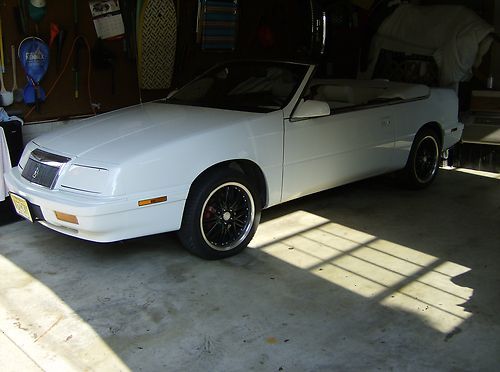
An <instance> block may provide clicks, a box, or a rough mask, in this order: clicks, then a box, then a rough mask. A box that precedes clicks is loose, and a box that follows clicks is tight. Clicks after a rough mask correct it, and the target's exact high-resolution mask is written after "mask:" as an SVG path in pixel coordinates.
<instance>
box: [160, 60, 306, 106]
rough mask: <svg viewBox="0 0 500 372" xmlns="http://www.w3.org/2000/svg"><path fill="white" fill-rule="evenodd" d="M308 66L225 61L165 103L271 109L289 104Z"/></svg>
mask: <svg viewBox="0 0 500 372" xmlns="http://www.w3.org/2000/svg"><path fill="white" fill-rule="evenodd" d="M307 69H308V66H307V65H300V64H293V63H279V62H255V61H253V62H232V63H227V64H224V65H219V66H217V67H215V68H213V69H211V70H209V71H208V72H206V73H205V74H203V75H202V76H200V77H199V78H197V79H195V80H194V81H192V82H191V83H189V84H187V85H186V86H184V87H183V88H182V89H180V90H179V91H178V92H176V93H174V94H173V95H172V96H171V97H170V98H168V100H167V103H174V104H181V105H190V106H202V107H213V108H220V109H227V110H238V111H250V112H271V111H275V110H279V109H282V108H284V107H285V106H286V105H287V104H288V102H289V101H290V99H291V98H292V96H293V94H294V93H295V91H296V90H297V88H298V86H299V85H300V83H301V81H302V79H303V78H304V75H305V74H306V72H307Z"/></svg>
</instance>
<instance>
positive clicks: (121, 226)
mask: <svg viewBox="0 0 500 372" xmlns="http://www.w3.org/2000/svg"><path fill="white" fill-rule="evenodd" d="M4 176H5V183H6V184H7V188H8V189H9V191H10V192H12V193H14V194H17V195H19V196H21V197H22V198H24V199H26V201H27V202H28V203H30V204H32V205H35V206H38V207H39V208H40V210H41V213H42V215H43V219H41V220H40V221H38V222H40V223H41V224H42V225H45V226H47V227H49V228H51V229H53V230H56V231H58V232H61V233H63V234H66V235H71V236H75V237H78V238H81V239H85V240H91V241H95V242H112V241H117V240H123V239H129V238H135V237H139V236H145V235H151V234H157V233H162V232H168V231H175V230H178V229H179V228H180V225H181V221H182V213H183V211H184V204H185V197H183V196H184V195H185V193H184V192H180V193H179V192H176V193H173V194H171V195H168V194H167V196H168V201H167V202H164V203H158V204H153V205H148V206H142V207H139V206H138V204H137V202H138V200H141V199H146V198H149V197H154V195H150V194H141V195H131V196H123V197H101V196H85V195H80V194H75V193H71V192H67V191H62V190H49V189H47V188H44V187H41V186H38V185H36V184H32V183H30V182H28V181H26V180H25V179H24V178H22V177H21V174H20V172H19V168H17V167H16V168H12V169H11V170H9V171H7V173H5V175H4ZM56 211H58V212H62V213H65V214H69V215H74V216H76V217H77V218H78V224H73V223H69V222H64V221H60V220H59V219H57V217H56V215H55V212H56Z"/></svg>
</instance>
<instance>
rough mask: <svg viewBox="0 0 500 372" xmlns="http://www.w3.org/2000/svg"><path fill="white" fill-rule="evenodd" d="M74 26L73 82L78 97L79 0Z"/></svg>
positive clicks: (75, 2)
mask: <svg viewBox="0 0 500 372" xmlns="http://www.w3.org/2000/svg"><path fill="white" fill-rule="evenodd" d="M73 28H74V31H75V38H76V39H77V41H76V44H75V56H74V60H73V74H74V77H73V84H74V88H75V98H76V99H78V97H79V96H80V47H81V43H80V39H79V38H78V36H79V35H78V32H79V20H78V0H73Z"/></svg>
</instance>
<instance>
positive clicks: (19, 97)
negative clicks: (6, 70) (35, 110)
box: [10, 45, 23, 103]
mask: <svg viewBox="0 0 500 372" xmlns="http://www.w3.org/2000/svg"><path fill="white" fill-rule="evenodd" d="M10 52H11V53H10V54H11V60H12V61H11V62H12V81H13V84H12V94H13V95H14V102H17V103H19V102H22V101H23V90H22V89H19V88H18V87H17V72H16V64H17V61H16V47H15V46H14V45H11V46H10Z"/></svg>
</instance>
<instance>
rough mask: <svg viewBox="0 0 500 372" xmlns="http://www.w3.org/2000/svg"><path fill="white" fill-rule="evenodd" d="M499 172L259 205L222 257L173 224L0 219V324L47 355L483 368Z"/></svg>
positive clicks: (493, 303)
mask: <svg viewBox="0 0 500 372" xmlns="http://www.w3.org/2000/svg"><path fill="white" fill-rule="evenodd" d="M498 182H499V181H498V180H491V179H487V178H483V177H477V176H471V175H466V174H462V173H456V172H442V174H441V175H440V177H439V178H438V180H437V182H436V184H434V185H433V186H432V187H431V188H429V189H427V190H423V191H419V192H410V191H406V190H402V189H400V188H398V187H396V186H394V183H393V182H392V180H391V179H390V178H376V179H372V180H368V181H365V182H361V183H357V184H354V185H349V186H345V187H342V188H337V189H334V190H331V191H327V192H324V193H321V194H319V195H316V196H312V197H307V198H303V199H301V200H297V201H294V202H291V203H287V204H285V205H283V206H278V207H275V208H272V209H270V210H268V211H265V212H264V213H263V221H262V225H261V228H260V229H259V231H258V233H257V236H256V238H255V240H254V242H252V245H251V247H252V248H250V249H248V250H246V251H245V252H244V253H243V254H241V255H239V256H237V257H233V258H231V259H228V260H224V261H219V262H206V261H202V260H199V259H197V258H195V257H193V256H191V255H189V254H188V253H186V252H185V251H184V250H183V249H182V248H181V247H180V245H179V243H178V241H177V239H176V236H175V234H162V235H157V236H152V237H145V238H140V239H134V240H129V241H125V242H120V243H113V244H106V245H104V244H95V243H89V242H85V241H80V240H77V239H73V238H70V237H65V236H61V235H59V234H57V233H55V232H52V231H49V230H47V229H45V228H43V227H41V226H37V225H30V224H27V223H24V222H22V223H15V224H12V225H9V226H4V227H2V228H0V255H2V256H3V257H4V260H3V261H0V270H2V269H5V270H6V271H8V273H9V275H8V276H6V278H7V277H8V278H9V279H8V280H7V281H4V284H3V285H2V284H0V288H1V294H0V308H3V310H2V311H1V312H0V314H1V315H2V317H1V318H0V328H1V329H2V331H3V332H4V333H5V334H7V335H8V336H9V337H11V339H12V340H13V341H14V342H16V344H17V345H19V346H20V347H22V348H23V350H24V351H25V352H26V353H27V354H28V355H31V356H32V357H33V358H35V359H36V361H37V363H38V364H39V365H40V366H42V367H44V366H49V367H50V366H53V364H51V363H54V360H57V359H58V358H60V359H61V358H62V359H64V362H65V363H66V364H65V365H66V366H70V367H71V368H74V369H85V368H96V367H97V368H96V369H99V367H117V366H119V367H120V366H121V367H123V368H130V369H132V370H146V371H153V370H169V371H170V370H172V371H181V370H182V371H185V370H190V371H198V370H200V371H201V370H203V371H206V370H217V371H249V370H255V371H278V370H285V371H331V370H344V371H345V370H366V369H369V370H376V369H380V370H422V369H425V370H456V371H459V370H460V371H462V370H463V371H466V370H494V369H495V368H496V366H497V365H498V362H499V357H498V347H499V344H500V338H499V336H498V334H499V331H500V324H499V321H498V317H496V314H498V309H499V307H498V306H499V299H498V298H497V297H498V296H497V292H498V284H499V273H500V271H499V269H500V267H499V262H500V261H499V256H500V253H499V252H498V242H499V241H500V239H499V238H500V235H499V230H498V221H500V209H499V207H500V188H499V187H498V185H499V184H498ZM0 258H1V256H0ZM2 266H3V268H2ZM31 286H33V289H31ZM65 322H67V323H65ZM99 342H100V343H102V344H99ZM96 344H99V345H100V346H99V347H98V348H96V346H95V345H96ZM93 348H94V349H93ZM106 348H109V349H110V350H108V351H103V350H104V349H106ZM464 350H467V351H466V352H464ZM42 351H43V352H45V354H43V353H42ZM43 355H45V356H43ZM49 357H51V358H52V359H50V358H49ZM113 358H115V359H116V360H113Z"/></svg>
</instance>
